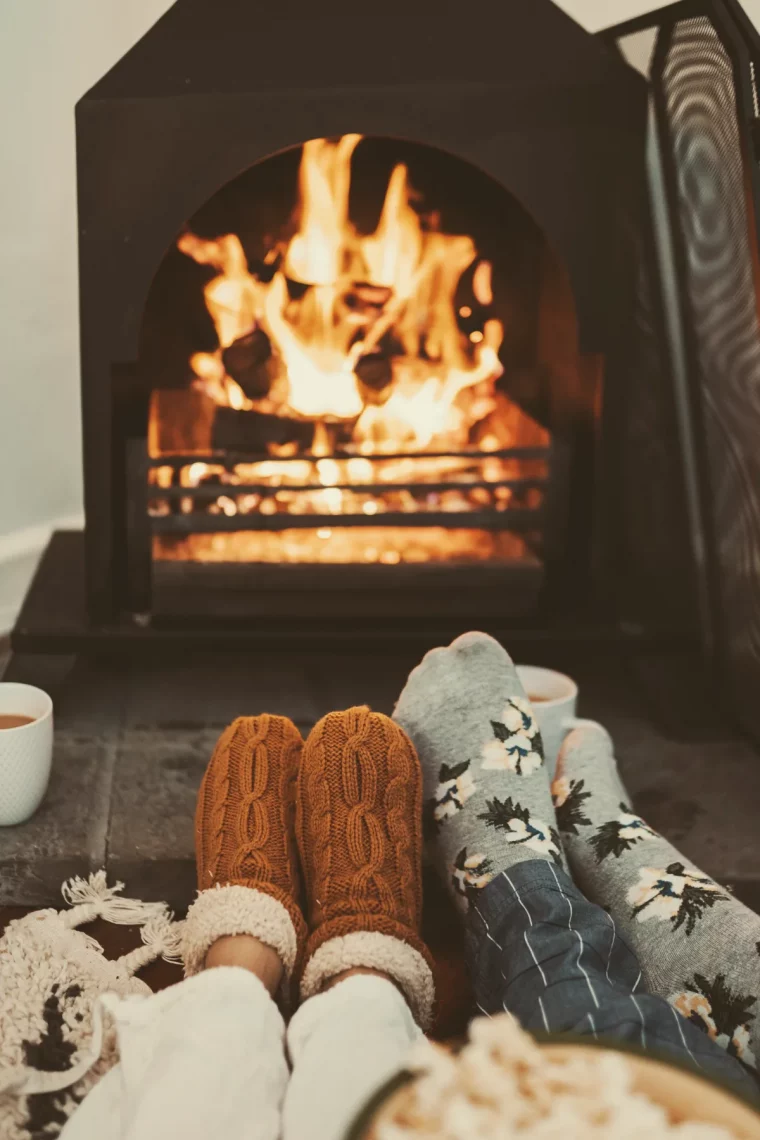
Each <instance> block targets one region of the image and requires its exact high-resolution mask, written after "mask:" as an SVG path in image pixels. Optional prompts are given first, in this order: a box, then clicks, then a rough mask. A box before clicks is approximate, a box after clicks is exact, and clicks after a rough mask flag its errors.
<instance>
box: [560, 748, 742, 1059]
mask: <svg viewBox="0 0 760 1140" xmlns="http://www.w3.org/2000/svg"><path fill="white" fill-rule="evenodd" d="M552 794H553V797H554V806H555V809H556V813H557V822H558V824H559V830H560V833H561V835H562V843H563V846H564V849H565V852H566V854H567V858H568V861H569V863H570V870H571V872H572V875H573V878H574V879H575V881H576V883H577V884H578V886H579V887H580V888H581V890H583V892H584V893H585V894H586V895H587V897H588V898H589V899H591V900H592V901H593V902H596V903H599V904H600V905H601V906H603V907H604V908H605V910H607V912H608V913H609V915H610V917H611V918H612V920H613V924H614V925H613V928H612V937H613V938H614V937H622V938H624V939H625V940H627V941H628V942H629V943H630V945H631V947H632V948H633V950H634V951H635V953H636V955H637V956H638V959H639V962H640V964H641V970H642V974H643V981H644V983H645V986H646V988H647V989H648V990H649V991H650V992H651V993H654V994H659V995H660V996H661V997H664V998H667V999H668V1000H669V1001H670V1002H671V1004H672V1005H673V1006H675V1008H676V1009H677V1010H679V1011H680V1012H681V1013H682V1014H683V1015H684V1017H686V1018H688V1019H689V1020H690V1021H693V1022H695V1023H696V1024H697V1025H699V1026H700V1027H701V1028H702V1029H704V1031H705V1032H706V1033H707V1034H708V1035H709V1036H710V1037H712V1038H714V1039H715V1040H717V1041H718V1042H719V1043H720V1044H722V1045H723V1046H724V1048H726V1049H727V1050H728V1052H729V1053H731V1054H733V1055H734V1056H736V1057H739V1058H740V1059H741V1060H742V1061H744V1063H745V1064H747V1065H751V1066H752V1067H753V1068H757V1067H758V1066H757V1064H756V1057H760V1000H759V999H760V917H758V916H757V915H756V914H753V913H752V911H750V910H748V909H747V907H745V906H743V905H742V904H741V903H740V902H738V901H737V900H736V899H734V898H732V897H731V895H730V893H729V892H728V891H727V890H726V889H725V888H724V887H721V886H720V885H719V884H718V883H716V882H715V881H714V880H713V879H711V878H710V876H709V875H706V874H705V873H704V871H700V870H699V869H698V868H697V867H695V866H694V865H693V864H692V863H691V861H690V860H689V859H688V858H687V857H686V856H685V855H682V854H681V853H680V852H679V851H677V850H676V849H675V847H673V846H672V845H671V844H670V843H668V841H667V840H666V839H664V838H663V837H662V836H661V835H659V834H658V833H657V832H656V831H654V829H653V828H651V827H649V825H648V824H647V823H645V821H644V820H643V819H642V818H641V817H640V816H639V815H637V814H636V812H635V811H634V810H633V808H632V806H631V800H630V797H629V795H628V793H627V792H626V790H625V787H624V786H623V783H622V781H621V779H620V776H619V775H618V770H617V764H616V762H615V757H614V753H613V748H612V741H611V740H610V737H609V736H608V734H607V733H606V732H605V730H604V729H603V728H601V726H586V727H583V728H577V729H575V730H574V731H573V732H571V733H570V735H569V736H568V737H567V739H566V740H565V742H564V744H563V746H562V749H561V750H560V755H559V760H558V764H557V775H556V778H555V780H554V783H553V784H552Z"/></svg>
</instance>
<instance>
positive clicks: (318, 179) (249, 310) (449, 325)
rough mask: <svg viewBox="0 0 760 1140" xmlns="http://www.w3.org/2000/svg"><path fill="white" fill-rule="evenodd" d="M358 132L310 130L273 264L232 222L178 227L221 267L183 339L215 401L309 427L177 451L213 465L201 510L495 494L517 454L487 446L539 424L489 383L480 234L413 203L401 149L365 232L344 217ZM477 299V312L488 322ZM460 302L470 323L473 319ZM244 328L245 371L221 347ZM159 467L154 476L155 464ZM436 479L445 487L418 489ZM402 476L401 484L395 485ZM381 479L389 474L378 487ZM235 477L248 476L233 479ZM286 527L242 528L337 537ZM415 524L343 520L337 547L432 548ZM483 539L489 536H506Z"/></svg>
mask: <svg viewBox="0 0 760 1140" xmlns="http://www.w3.org/2000/svg"><path fill="white" fill-rule="evenodd" d="M360 141H361V137H360V136H359V135H345V136H343V137H342V138H340V139H338V140H337V141H336V140H330V139H314V140H311V141H310V142H307V143H306V144H305V145H304V147H303V150H302V157H301V164H300V171H299V202H298V206H297V209H296V211H295V215H294V217H293V218H292V220H291V225H290V227H289V228H288V235H287V236H282V237H279V238H277V240H275V241H273V244H272V248H271V249H270V252H269V254H268V256H267V263H268V264H267V267H266V269H267V272H266V273H262V272H260V271H259V272H258V273H256V272H252V271H251V269H250V268H249V265H248V261H247V259H246V255H245V252H244V249H243V246H242V244H241V242H240V239H239V238H238V237H237V236H236V235H235V234H225V235H224V236H222V237H219V238H216V239H212V240H209V239H205V238H200V237H198V236H196V235H195V234H193V233H191V232H187V233H185V234H183V235H182V236H181V237H180V239H179V241H178V247H179V249H180V250H181V251H182V252H183V253H185V254H186V255H187V256H188V257H191V258H193V259H194V260H195V261H197V262H199V263H201V264H203V265H209V266H211V267H213V268H214V269H215V270H217V274H216V276H214V277H213V278H212V280H211V281H209V282H208V284H207V285H206V287H205V302H206V306H207V309H208V312H209V314H210V315H211V317H212V320H213V323H214V327H215V329H216V333H217V337H218V342H219V347H218V349H217V350H216V351H215V352H213V353H209V352H198V353H195V354H193V355H192V357H191V359H190V367H191V369H192V372H193V375H194V381H193V386H194V388H195V389H196V391H198V392H200V393H202V394H203V395H204V396H205V397H207V398H208V399H209V400H211V401H213V404H214V405H216V406H218V407H227V408H232V409H234V410H236V411H239V412H258V413H261V414H262V415H264V416H267V417H272V416H274V417H279V418H280V419H281V420H284V421H290V422H291V423H295V424H301V425H306V426H307V428H308V430H309V431H310V430H311V427H313V436H312V441H311V444H310V445H309V446H308V447H307V448H304V447H303V446H302V445H298V444H290V443H286V444H282V443H281V442H279V443H274V442H271V443H268V444H266V445H265V449H266V450H268V451H269V453H270V459H269V460H263V461H259V462H254V463H251V464H247V465H246V464H244V465H237V466H236V467H235V468H234V469H229V468H226V467H224V465H222V466H220V467H219V468H218V469H217V468H216V467H214V466H213V465H211V464H207V465H205V469H204V465H203V464H201V463H194V464H192V466H191V468H189V471H190V472H192V475H188V469H187V468H185V469H184V470H183V471H182V472H180V485H182V486H193V485H196V486H197V485H198V483H200V482H203V480H204V479H207V478H212V479H214V480H216V481H218V482H219V483H220V484H225V486H223V487H222V486H220V487H219V491H220V494H219V496H218V497H216V499H212V500H210V501H208V500H207V506H206V507H205V509H207V510H209V511H211V512H212V513H224V514H227V515H233V514H236V513H240V514H251V513H261V514H265V515H266V514H273V513H277V514H279V513H288V514H312V513H313V514H317V515H323V516H325V515H334V516H340V515H347V514H357V513H359V514H364V515H372V516H377V517H378V522H380V521H381V518H380V516H382V514H383V513H386V512H387V513H398V512H399V511H403V512H407V513H408V512H409V511H413V512H419V513H424V512H426V511H430V510H433V511H437V512H440V511H447V510H450V511H452V513H453V512H458V511H461V512H463V513H465V512H472V511H475V510H480V509H483V507H484V506H488V507H491V508H493V509H505V507H506V505H507V504H508V502H509V501H510V498H511V492H510V491H509V489H508V488H505V487H496V488H494V490H492V491H489V490H488V489H487V488H486V490H485V491H483V487H482V484H483V483H484V481H485V482H486V483H487V482H489V481H490V482H494V483H497V484H498V483H499V481H500V480H501V481H504V480H505V479H509V478H511V477H514V476H515V474H516V473H518V472H516V470H515V466H516V465H515V462H514V461H511V460H509V459H506V458H492V459H489V458H488V451H489V450H492V451H498V450H500V449H505V448H509V447H511V446H515V445H520V444H522V445H528V446H531V445H533V446H545V444H546V443H547V441H548V437H547V435H546V433H545V432H544V431H543V429H541V428H540V427H539V426H538V425H537V424H535V422H534V421H532V420H531V419H529V417H527V416H526V415H525V414H524V413H522V412H521V411H520V410H519V409H518V408H517V407H516V406H515V405H514V404H512V403H511V402H510V401H508V400H507V399H506V397H505V396H504V395H503V394H502V393H501V392H499V391H498V389H497V381H498V380H499V377H500V376H501V374H502V371H503V369H502V366H501V363H500V361H499V349H500V347H501V343H502V339H503V334H504V329H503V325H502V323H501V321H500V320H499V319H497V318H496V316H495V315H494V314H493V311H492V305H493V290H492V280H491V278H492V271H491V265H490V263H489V262H488V261H486V260H484V259H482V258H481V257H480V256H479V253H478V250H477V249H476V247H475V243H474V242H473V240H472V238H470V237H469V236H467V235H457V234H447V233H443V232H441V231H440V229H439V228H438V227H437V224H436V222H435V219H434V218H432V219H431V218H430V217H425V216H424V215H423V214H422V213H421V212H420V211H419V210H417V209H415V206H414V201H415V195H414V191H413V189H412V188H411V186H410V183H409V173H408V170H407V168H406V166H405V165H403V164H398V165H397V166H396V167H395V168H394V169H393V171H392V173H391V175H390V178H389V181H388V185H387V188H386V193H385V198H384V202H383V206H382V210H381V212H380V216H379V219H378V222H377V226H376V228H375V230H374V232H372V233H369V234H367V233H361V232H359V231H358V229H357V228H356V227H355V225H354V224H353V223H352V221H351V218H350V216H349V193H350V187H351V159H352V155H353V153H354V151H355V149H356V147H357V145H358V144H359V142H360ZM470 271H471V272H470ZM465 273H468V277H469V282H470V283H469V286H468V289H469V296H468V300H469V301H470V302H471V303H470V304H464V305H462V304H461V301H460V302H459V303H458V301H457V297H458V294H459V292H460V291H461V290H462V287H463V275H464V274H465ZM473 314H480V317H481V319H480V321H477V320H476V319H475V318H474V316H473ZM466 318H470V325H472V324H473V321H474V323H475V325H477V326H478V327H472V328H470V331H469V332H467V331H465V329H464V328H463V327H462V321H463V320H464V319H466ZM251 337H254V338H257V339H256V342H255V343H256V352H257V353H258V356H257V358H256V368H257V371H256V373H255V382H254V383H253V384H251V383H249V382H247V381H245V380H244V378H243V377H242V376H241V374H239V373H238V372H237V371H236V368H235V367H233V366H232V364H231V362H230V361H231V356H230V354H228V352H227V350H230V353H232V354H234V353H235V352H236V351H238V349H239V348H240V345H241V344H247V343H249V342H248V341H246V339H245V338H251ZM230 369H231V371H232V372H234V373H235V375H234V376H233V375H230ZM309 425H311V427H309ZM263 449H264V448H263ZM473 450H474V451H475V453H476V456H475V458H474V459H473V458H472V453H473ZM339 452H340V453H341V454H345V453H346V452H348V453H349V457H348V458H341V457H340V455H339ZM426 452H428V453H430V457H429V458H427V457H426V456H425V453H426ZM463 452H464V453H467V456H468V457H467V458H462V453H463ZM478 452H482V458H480V457H479V456H478V454H477V453H478ZM404 453H410V457H409V458H406V457H405V455H404ZM301 454H303V458H302V459H301V458H300V455H301ZM350 455H353V458H352V457H350ZM386 455H387V456H388V459H387V460H386V459H383V458H382V457H383V456H386ZM412 456H413V457H414V458H412ZM363 457H365V458H363ZM366 457H374V458H373V460H372V461H370V459H369V458H366ZM159 470H163V469H159ZM533 471H534V472H535V473H536V474H541V473H543V472H544V471H545V467H544V465H543V463H542V462H539V463H537V464H536V463H534V465H533ZM519 473H521V474H525V469H522V470H521V471H520V472H519ZM529 473H530V472H529ZM162 478H164V480H166V476H162ZM153 481H154V483H157V484H158V485H159V486H161V485H162V484H161V483H160V481H159V477H158V476H157V475H156V474H155V472H154V475H153ZM452 481H453V482H454V486H453V488H452V487H450V486H449V485H448V484H449V483H450V482H452ZM459 481H461V483H462V488H461V490H460V489H459V488H458V485H457V484H458V483H459ZM431 482H432V483H434V484H435V483H443V484H445V486H444V488H443V489H441V490H439V489H436V488H435V487H434V489H433V490H432V491H426V489H425V484H426V483H431ZM473 482H474V483H479V484H481V486H480V487H479V488H478V490H479V491H480V492H481V493H480V494H477V493H476V489H475V488H473V489H472V490H469V491H468V487H467V485H468V483H473ZM407 483H408V484H409V487H408V489H404V488H401V489H399V488H398V486H397V485H398V484H407ZM246 484H248V485H254V486H257V487H261V486H262V485H263V487H264V491H263V493H262V492H261V491H256V492H255V493H254V492H251V493H247V492H246V493H242V488H244V487H245V486H246ZM383 484H386V485H392V487H393V489H391V490H387V491H386V490H384V489H383ZM236 485H240V486H241V494H239V495H237V496H236V495H235V493H234V491H235V486H236ZM270 486H271V488H272V489H273V490H272V492H271V493H269V490H268V488H269V487H270ZM289 486H292V487H294V488H297V489H294V490H292V491H289V490H288V487H289ZM312 488H313V489H312ZM484 495H485V499H484ZM188 503H189V510H190V511H192V510H197V509H199V506H198V504H197V503H194V500H193V499H192V497H188V498H184V497H182V498H180V500H179V504H180V510H183V511H186V510H188ZM165 510H166V504H163V505H162V506H160V508H159V507H158V506H156V505H154V513H165ZM399 529H400V528H399ZM411 529H412V528H409V531H411ZM418 529H419V530H420V532H421V531H422V529H423V528H418ZM325 530H327V531H329V532H330V533H329V534H328V535H325V534H324V532H325ZM437 530H438V528H430V535H429V537H430V538H431V539H433V540H434V541H438V542H441V534H440V533H437ZM434 532H436V533H434ZM284 533H285V532H284V531H281V532H280V533H276V534H272V533H268V534H266V535H263V534H262V535H255V534H253V535H251V534H250V533H249V534H248V535H247V536H246V542H247V548H251V546H252V545H253V547H255V546H256V541H257V540H258V542H259V547H258V549H259V550H260V551H261V550H263V549H264V546H265V545H266V546H267V547H268V548H269V547H272V546H273V544H274V546H275V547H276V546H277V543H279V549H280V556H281V557H282V558H283V560H295V561H301V560H303V550H304V547H305V545H306V538H307V537H308V540H309V543H310V544H311V546H310V549H311V552H312V556H313V554H314V551H315V544H317V545H321V546H322V547H323V546H324V544H325V541H327V540H330V541H332V540H333V538H334V537H335V536H334V535H333V533H332V528H325V527H324V526H322V527H320V529H319V532H318V533H317V532H304V531H301V532H299V535H298V537H297V541H296V540H294V539H293V538H292V536H291V538H290V539H289V540H288V541H289V542H290V545H291V547H292V548H293V550H294V551H295V553H292V554H291V555H288V551H287V546H288V543H287V542H286V541H285V539H284V538H283V534H284ZM336 533H337V532H336ZM451 533H452V534H453V533H454V532H451ZM468 534H469V535H470V540H469V547H470V548H471V551H470V552H471V554H472V556H474V557H481V556H482V555H478V554H477V553H475V551H476V550H478V549H481V548H483V535H482V534H480V535H479V534H478V532H475V531H467V530H461V531H458V532H456V535H457V537H456V541H455V543H454V546H455V548H456V550H455V553H454V554H453V555H452V556H453V557H460V556H462V552H463V548H467V546H468V542H467V540H466V536H467V535H468ZM315 535H316V537H315ZM216 537H218V538H220V539H222V540H223V545H224V544H226V547H225V549H226V548H229V549H230V550H231V549H232V547H233V546H235V545H236V546H237V547H240V546H241V541H240V539H239V537H238V539H237V542H236V543H233V542H232V539H233V538H235V537H236V536H234V535H223V536H216ZM409 538H411V533H409V534H408V535H406V536H405V535H404V533H403V531H400V533H396V532H393V535H390V536H389V535H387V534H386V536H385V539H384V540H383V542H380V543H378V540H377V536H376V535H373V536H372V541H371V542H370V541H369V540H368V533H367V529H366V528H365V529H364V531H361V530H359V529H358V528H357V530H356V532H353V533H352V532H351V531H350V530H347V529H346V528H345V527H344V528H343V530H342V532H341V540H340V549H341V550H342V551H343V554H342V555H340V556H339V557H338V558H336V559H335V560H339V561H344V560H348V561H351V560H355V561H363V560H370V561H371V560H373V559H372V554H371V552H372V551H374V550H377V551H378V553H377V560H378V561H380V560H383V561H393V560H394V550H395V552H396V553H397V554H398V558H397V559H396V560H399V559H405V560H428V559H430V558H432V557H434V556H435V555H434V551H433V549H432V548H431V544H430V543H426V542H421V541H420V537H419V534H417V533H416V532H415V542H414V544H410V542H409V541H408V539H409ZM196 539H197V540H198V541H197V552H198V553H199V554H200V553H201V548H202V547H204V548H206V549H207V550H210V549H211V546H212V545H213V544H211V545H210V544H209V542H208V541H204V542H200V536H194V537H193V539H192V540H188V541H196ZM388 541H390V542H391V546H390V547H389V546H388ZM352 543H353V546H352ZM412 545H414V550H415V551H416V554H415V555H413V556H412V555H411V554H410V551H411V546H412ZM445 545H446V543H445V542H444V546H445ZM486 545H487V546H488V547H489V549H493V548H494V547H495V546H498V543H495V540H489V542H488V543H486ZM333 546H337V541H336V542H333ZM503 546H504V543H502V547H503ZM513 546H514V542H513ZM218 548H219V547H218V544H217V547H216V548H214V549H217V550H218ZM344 548H345V549H344ZM381 548H382V549H381ZM368 550H369V551H370V554H369V555H368V554H367V551H368ZM420 551H423V553H422V554H420ZM465 553H466V551H465ZM344 555H345V557H344ZM201 556H202V555H201ZM207 556H210V555H208V554H207ZM233 556H234V555H233ZM488 556H490V555H488ZM307 560H308V559H307ZM314 560H320V559H319V558H314Z"/></svg>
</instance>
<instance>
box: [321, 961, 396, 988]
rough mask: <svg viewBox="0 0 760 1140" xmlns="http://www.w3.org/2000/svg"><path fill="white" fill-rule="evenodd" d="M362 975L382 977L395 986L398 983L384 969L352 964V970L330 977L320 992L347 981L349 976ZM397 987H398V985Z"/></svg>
mask: <svg viewBox="0 0 760 1140" xmlns="http://www.w3.org/2000/svg"><path fill="white" fill-rule="evenodd" d="M360 975H366V976H367V977H370V978H382V979H383V980H384V981H386V982H391V983H392V984H393V985H394V986H395V985H396V982H395V981H394V979H393V978H392V977H391V976H390V974H386V973H384V972H383V971H382V970H373V969H371V968H370V967H368V966H352V967H351V969H350V970H343V971H342V972H341V973H340V974H335V975H334V976H333V977H332V978H328V979H327V981H326V982H325V983H324V984H323V986H322V988H321V989H320V991H319V992H320V993H325V991H326V990H331V989H332V988H333V986H337V985H338V983H339V982H345V981H346V979H347V978H354V977H358V976H360ZM396 988H398V986H397V987H396Z"/></svg>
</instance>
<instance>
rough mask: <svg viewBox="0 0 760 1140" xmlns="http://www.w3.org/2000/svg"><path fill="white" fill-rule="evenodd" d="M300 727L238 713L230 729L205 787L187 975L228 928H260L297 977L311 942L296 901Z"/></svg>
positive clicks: (187, 933)
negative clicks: (301, 957)
mask: <svg viewBox="0 0 760 1140" xmlns="http://www.w3.org/2000/svg"><path fill="white" fill-rule="evenodd" d="M302 747H303V740H302V739H301V734H300V733H299V731H298V729H297V728H296V727H295V725H294V724H293V723H292V722H291V721H289V720H288V719H287V718H286V717H281V716H268V715H266V714H264V715H262V716H256V717H239V718H238V719H237V720H236V721H233V723H232V724H231V725H230V726H229V728H226V729H225V730H224V732H223V733H222V735H221V736H220V738H219V741H218V742H217V745H216V748H215V749H214V754H213V756H212V757H211V760H210V762H209V766H208V768H207V769H206V774H205V776H204V777H203V781H202V783H201V786H200V790H199V792H198V805H197V808H196V813H195V851H196V860H197V865H198V892H199V893H198V897H197V899H196V900H195V902H194V903H193V905H192V906H191V907H190V910H189V911H188V915H187V920H186V922H185V924H184V932H183V947H182V954H183V958H184V961H185V973H186V974H187V975H188V976H189V975H191V974H196V973H198V972H199V971H200V970H202V969H203V964H204V961H205V958H206V953H207V952H208V949H209V947H210V946H211V945H212V943H213V942H215V941H216V940H217V938H220V937H222V936H224V935H230V934H252V935H254V936H255V937H256V938H259V939H260V940H261V941H262V942H265V943H266V945H267V946H271V947H272V948H273V949H274V950H276V951H277V953H278V954H279V956H280V958H281V960H282V963H283V966H284V967H285V978H286V981H287V980H288V979H289V978H290V976H291V974H292V972H293V969H294V966H295V964H296V961H297V959H298V955H299V951H300V950H301V949H302V948H303V944H304V941H305V939H306V924H305V922H304V918H303V915H302V913H301V910H300V908H299V905H298V901H297V900H298V898H299V893H300V888H299V875H298V861H297V854H296V846H295V838H294V824H295V793H296V779H297V775H298V763H299V759H300V755H301V749H302Z"/></svg>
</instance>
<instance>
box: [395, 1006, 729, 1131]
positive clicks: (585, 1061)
mask: <svg viewBox="0 0 760 1140" xmlns="http://www.w3.org/2000/svg"><path fill="white" fill-rule="evenodd" d="M408 1067H409V1068H410V1069H411V1070H412V1071H413V1072H414V1073H415V1074H416V1080H415V1082H414V1083H413V1084H412V1085H410V1086H409V1090H408V1092H409V1095H408V1096H405V1097H402V1098H399V1099H398V1100H397V1101H394V1102H391V1103H390V1105H389V1106H388V1107H386V1109H385V1110H383V1111H382V1112H381V1113H380V1114H379V1117H378V1118H377V1121H376V1124H375V1130H374V1133H373V1136H374V1137H375V1138H376V1140H412V1138H417V1140H507V1138H509V1137H512V1136H520V1137H524V1138H525V1140H610V1138H611V1137H614V1140H634V1138H635V1140H640V1138H641V1136H642V1135H646V1136H647V1140H665V1138H667V1140H731V1138H732V1136H733V1134H732V1133H731V1132H729V1131H728V1130H727V1129H724V1128H719V1127H716V1126H715V1125H712V1124H703V1123H700V1122H698V1121H686V1122H681V1123H671V1121H670V1120H669V1118H668V1115H667V1112H666V1111H665V1109H664V1108H662V1107H661V1106H660V1105H658V1104H655V1103H654V1101H651V1100H649V1099H648V1097H646V1096H644V1095H643V1094H642V1093H639V1092H635V1091H634V1089H633V1077H632V1072H631V1068H630V1066H629V1065H628V1064H627V1063H626V1061H625V1058H624V1057H623V1056H621V1055H620V1054H619V1053H615V1052H614V1051H612V1050H609V1051H607V1052H605V1051H603V1050H598V1051H597V1050H594V1051H593V1052H592V1051H588V1052H587V1051H585V1050H584V1051H581V1050H578V1051H577V1052H575V1053H574V1052H569V1053H565V1054H564V1055H562V1056H557V1055H553V1054H552V1053H551V1052H549V1051H547V1050H544V1049H542V1048H541V1047H540V1046H539V1045H538V1043H537V1042H536V1041H535V1040H534V1039H533V1038H532V1037H531V1036H529V1034H527V1033H525V1032H524V1031H523V1030H522V1029H521V1028H520V1027H519V1025H518V1024H517V1022H516V1020H515V1019H514V1018H513V1017H512V1016H511V1015H510V1014H503V1015H499V1016H498V1017H492V1018H485V1017H483V1018H478V1019H477V1020H476V1021H474V1022H473V1023H472V1025H471V1027H470V1034H469V1040H468V1042H467V1044H466V1045H465V1046H464V1048H463V1049H462V1050H461V1052H460V1053H459V1054H457V1055H454V1054H452V1053H451V1052H449V1051H448V1050H447V1049H444V1048H443V1047H441V1046H440V1045H435V1044H433V1043H431V1042H430V1041H426V1040H424V1039H423V1040H421V1041H420V1042H419V1043H418V1044H417V1046H416V1047H415V1049H414V1051H413V1053H412V1055H411V1058H410V1061H409V1065H408Z"/></svg>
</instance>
